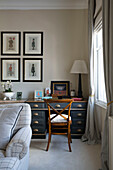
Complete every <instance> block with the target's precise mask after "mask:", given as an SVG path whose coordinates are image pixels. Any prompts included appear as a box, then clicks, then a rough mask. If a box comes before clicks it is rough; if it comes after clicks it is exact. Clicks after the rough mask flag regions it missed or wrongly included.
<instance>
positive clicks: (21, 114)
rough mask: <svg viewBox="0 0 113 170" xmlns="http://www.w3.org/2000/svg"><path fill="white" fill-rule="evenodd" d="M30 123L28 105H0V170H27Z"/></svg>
mask: <svg viewBox="0 0 113 170" xmlns="http://www.w3.org/2000/svg"><path fill="white" fill-rule="evenodd" d="M30 123H31V108H30V105H29V104H27V103H13V104H2V105H1V104H0V170H28V166H29V145H30V141H31V127H30Z"/></svg>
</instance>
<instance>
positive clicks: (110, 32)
mask: <svg viewBox="0 0 113 170" xmlns="http://www.w3.org/2000/svg"><path fill="white" fill-rule="evenodd" d="M102 15H103V17H102V18H103V21H102V23H103V57H104V73H105V87H106V96H107V103H109V102H111V101H113V75H112V72H113V70H112V69H113V0H103V3H102ZM112 115H113V104H110V105H109V106H108V107H107V112H106V119H105V124H104V132H103V137H102V152H101V158H102V170H108V169H109V136H108V134H109V122H108V117H109V116H112Z"/></svg>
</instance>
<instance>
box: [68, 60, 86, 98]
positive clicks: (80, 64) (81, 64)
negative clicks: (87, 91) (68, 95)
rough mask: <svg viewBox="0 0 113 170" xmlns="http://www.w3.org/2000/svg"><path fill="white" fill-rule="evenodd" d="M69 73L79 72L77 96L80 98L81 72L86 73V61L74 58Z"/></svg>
mask: <svg viewBox="0 0 113 170" xmlns="http://www.w3.org/2000/svg"><path fill="white" fill-rule="evenodd" d="M70 73H74V74H79V82H78V97H79V98H82V97H83V96H82V83H81V74H88V70H87V66H86V62H85V61H84V60H75V61H74V63H73V65H72V68H71V70H70Z"/></svg>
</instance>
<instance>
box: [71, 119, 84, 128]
mask: <svg viewBox="0 0 113 170" xmlns="http://www.w3.org/2000/svg"><path fill="white" fill-rule="evenodd" d="M72 126H74V127H85V120H83V119H72Z"/></svg>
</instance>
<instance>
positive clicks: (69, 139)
mask: <svg viewBox="0 0 113 170" xmlns="http://www.w3.org/2000/svg"><path fill="white" fill-rule="evenodd" d="M70 136H71V134H70V125H68V146H69V152H72V150H71V145H70V142H71V138H70Z"/></svg>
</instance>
